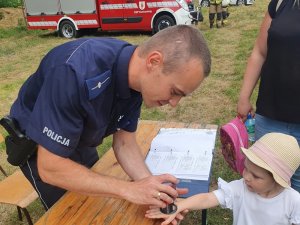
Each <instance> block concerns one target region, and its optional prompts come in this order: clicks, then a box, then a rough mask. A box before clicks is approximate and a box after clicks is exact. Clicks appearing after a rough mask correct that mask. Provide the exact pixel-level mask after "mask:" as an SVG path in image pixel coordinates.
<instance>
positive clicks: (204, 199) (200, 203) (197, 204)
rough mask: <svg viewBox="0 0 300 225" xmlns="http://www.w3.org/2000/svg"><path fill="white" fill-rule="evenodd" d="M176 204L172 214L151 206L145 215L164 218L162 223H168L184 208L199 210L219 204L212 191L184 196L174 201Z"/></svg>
mask: <svg viewBox="0 0 300 225" xmlns="http://www.w3.org/2000/svg"><path fill="white" fill-rule="evenodd" d="M175 204H176V205H177V211H176V212H175V213H173V214H169V215H168V214H163V213H161V212H160V209H159V208H152V209H149V210H148V211H147V212H146V215H145V216H146V217H148V218H152V219H159V218H160V219H165V221H164V222H163V223H162V225H165V224H169V223H170V222H171V221H172V220H174V218H175V217H176V215H177V214H178V213H180V212H182V211H184V210H185V209H188V210H200V209H207V208H212V207H215V206H218V205H219V201H218V199H217V197H216V196H215V194H214V193H213V192H210V193H202V194H197V195H194V196H191V197H189V198H186V199H184V200H182V201H178V202H176V203H175Z"/></svg>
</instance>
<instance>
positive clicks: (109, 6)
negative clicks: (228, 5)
mask: <svg viewBox="0 0 300 225" xmlns="http://www.w3.org/2000/svg"><path fill="white" fill-rule="evenodd" d="M24 15H25V19H26V22H27V27H28V29H54V30H57V31H58V33H59V35H60V36H62V37H66V38H73V37H78V36H79V34H80V31H84V29H85V30H95V31H96V30H97V29H98V28H100V29H101V30H103V31H113V30H119V31H126V30H140V31H153V32H154V33H155V32H158V31H160V30H162V29H164V28H166V27H168V26H173V25H176V24H191V21H192V18H191V15H190V13H189V9H188V5H187V3H186V0H144V1H140V0H84V1H82V0H71V1H70V0H24Z"/></svg>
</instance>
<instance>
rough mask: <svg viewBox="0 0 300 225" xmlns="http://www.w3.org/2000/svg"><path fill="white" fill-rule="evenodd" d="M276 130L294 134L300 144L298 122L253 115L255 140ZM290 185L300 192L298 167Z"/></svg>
mask: <svg viewBox="0 0 300 225" xmlns="http://www.w3.org/2000/svg"><path fill="white" fill-rule="evenodd" d="M270 132H278V133H284V134H288V135H291V136H294V137H295V138H296V139H297V141H298V144H299V145H300V124H295V123H286V122H281V121H277V120H273V119H269V118H268V117H264V116H261V115H259V114H256V115H255V140H258V139H259V138H261V137H262V136H263V135H265V134H266V133H270ZM291 186H292V188H294V189H295V190H296V191H298V192H300V167H299V168H298V169H297V170H296V172H295V173H294V175H293V176H292V178H291Z"/></svg>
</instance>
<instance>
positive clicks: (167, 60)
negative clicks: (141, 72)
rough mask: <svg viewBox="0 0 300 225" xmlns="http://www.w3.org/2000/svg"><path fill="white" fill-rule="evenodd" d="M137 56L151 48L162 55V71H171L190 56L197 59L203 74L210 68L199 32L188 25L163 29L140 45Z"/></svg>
mask: <svg viewBox="0 0 300 225" xmlns="http://www.w3.org/2000/svg"><path fill="white" fill-rule="evenodd" d="M139 48H140V51H139V56H141V57H145V56H146V55H147V54H148V53H149V52H151V51H153V50H157V51H160V52H161V53H162V54H163V56H164V66H163V72H164V73H167V72H173V71H174V70H175V69H177V68H178V66H180V65H183V64H184V63H185V62H187V61H189V60H190V59H191V58H195V59H199V60H200V61H201V63H202V65H203V72H204V76H205V77H207V76H208V75H209V73H210V70H211V55H210V51H209V49H208V46H207V43H206V41H205V39H204V37H203V35H202V34H201V32H200V31H199V30H198V29H196V28H195V27H193V26H190V25H176V26H172V27H168V28H166V29H163V30H161V31H159V32H158V33H156V34H155V35H153V36H152V37H151V38H150V39H148V40H147V41H145V42H144V43H142V44H141V45H140V46H139Z"/></svg>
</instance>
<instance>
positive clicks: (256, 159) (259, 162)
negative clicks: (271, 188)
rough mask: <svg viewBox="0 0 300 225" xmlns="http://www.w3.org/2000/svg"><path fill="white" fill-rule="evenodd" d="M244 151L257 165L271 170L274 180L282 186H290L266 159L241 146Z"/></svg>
mask: <svg viewBox="0 0 300 225" xmlns="http://www.w3.org/2000/svg"><path fill="white" fill-rule="evenodd" d="M241 149H242V151H243V153H244V154H245V155H246V157H247V158H248V159H249V160H250V161H251V162H253V163H254V164H255V165H257V166H259V167H261V168H263V169H266V170H268V171H270V172H271V173H272V174H273V177H274V180H275V181H276V182H277V183H278V184H280V185H281V186H282V187H285V188H287V187H290V184H289V183H287V182H286V181H285V180H283V179H282V178H281V177H280V176H278V175H277V173H276V172H275V171H274V170H273V169H272V168H271V167H270V166H269V165H268V164H267V163H265V161H263V160H262V159H261V158H259V157H258V156H256V155H255V154H254V153H253V151H251V150H250V149H246V148H243V147H241Z"/></svg>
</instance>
